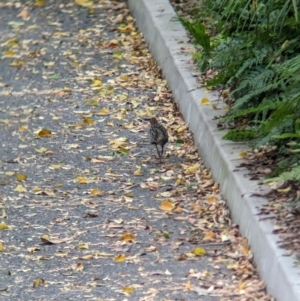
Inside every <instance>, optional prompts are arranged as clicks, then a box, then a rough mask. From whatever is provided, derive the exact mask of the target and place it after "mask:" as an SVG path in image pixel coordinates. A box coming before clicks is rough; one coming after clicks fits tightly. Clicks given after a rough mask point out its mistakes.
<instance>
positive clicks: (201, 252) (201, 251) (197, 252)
mask: <svg viewBox="0 0 300 301" xmlns="http://www.w3.org/2000/svg"><path fill="white" fill-rule="evenodd" d="M192 253H193V254H195V255H196V256H204V255H205V254H206V250H205V249H203V248H195V249H194V250H193V251H192Z"/></svg>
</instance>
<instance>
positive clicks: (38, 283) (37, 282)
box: [33, 278, 46, 287]
mask: <svg viewBox="0 0 300 301" xmlns="http://www.w3.org/2000/svg"><path fill="white" fill-rule="evenodd" d="M45 284H46V281H45V280H44V279H43V278H37V279H36V280H34V282H33V287H37V286H41V285H45Z"/></svg>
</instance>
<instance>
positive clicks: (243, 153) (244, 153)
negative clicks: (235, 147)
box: [239, 152, 248, 158]
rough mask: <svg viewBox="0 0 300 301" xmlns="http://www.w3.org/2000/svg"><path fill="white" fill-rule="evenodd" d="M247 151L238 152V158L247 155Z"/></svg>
mask: <svg viewBox="0 0 300 301" xmlns="http://www.w3.org/2000/svg"><path fill="white" fill-rule="evenodd" d="M247 155H248V154H247V152H241V153H240V154H239V157H240V158H246V157H247Z"/></svg>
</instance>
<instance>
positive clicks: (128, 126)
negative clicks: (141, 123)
mask: <svg viewBox="0 0 300 301" xmlns="http://www.w3.org/2000/svg"><path fill="white" fill-rule="evenodd" d="M123 128H125V129H133V128H134V125H133V123H132V122H131V123H130V124H124V125H123Z"/></svg>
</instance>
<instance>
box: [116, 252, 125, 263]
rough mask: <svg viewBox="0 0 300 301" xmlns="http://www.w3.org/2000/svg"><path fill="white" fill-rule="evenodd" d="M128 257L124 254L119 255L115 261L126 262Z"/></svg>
mask: <svg viewBox="0 0 300 301" xmlns="http://www.w3.org/2000/svg"><path fill="white" fill-rule="evenodd" d="M125 259H126V257H125V255H124V254H121V255H118V256H117V257H115V262H124V261H125Z"/></svg>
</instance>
